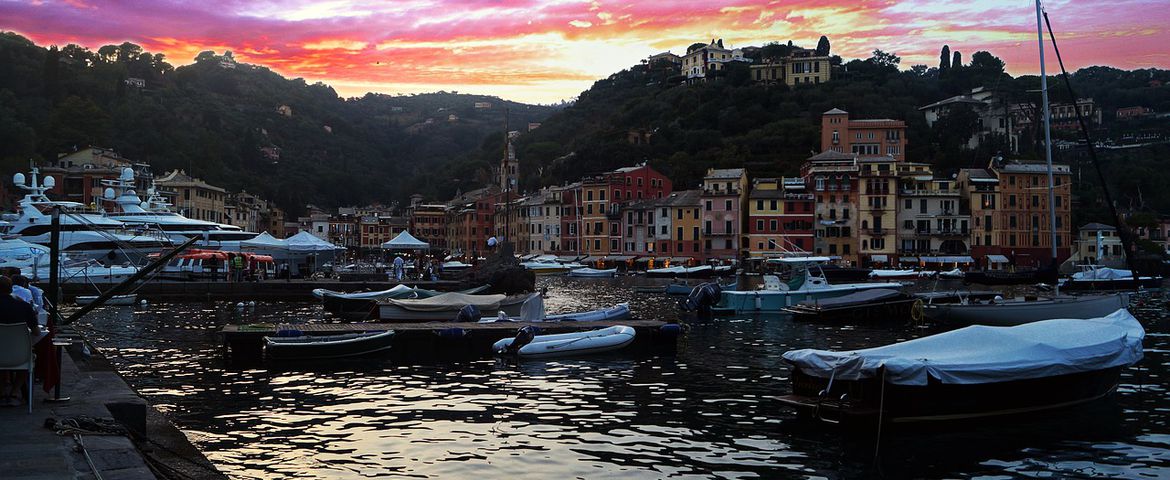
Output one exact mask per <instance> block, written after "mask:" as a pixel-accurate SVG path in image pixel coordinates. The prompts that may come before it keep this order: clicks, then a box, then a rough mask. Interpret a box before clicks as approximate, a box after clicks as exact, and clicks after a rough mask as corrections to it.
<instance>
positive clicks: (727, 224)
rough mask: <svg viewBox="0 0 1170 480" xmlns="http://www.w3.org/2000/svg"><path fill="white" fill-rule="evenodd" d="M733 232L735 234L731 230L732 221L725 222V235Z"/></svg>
mask: <svg viewBox="0 0 1170 480" xmlns="http://www.w3.org/2000/svg"><path fill="white" fill-rule="evenodd" d="M732 232H733V230H732V229H731V220H727V221H724V222H723V233H732Z"/></svg>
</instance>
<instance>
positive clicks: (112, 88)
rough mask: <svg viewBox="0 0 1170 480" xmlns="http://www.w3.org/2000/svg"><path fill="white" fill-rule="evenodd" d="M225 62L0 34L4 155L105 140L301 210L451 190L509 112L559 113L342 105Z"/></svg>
mask: <svg viewBox="0 0 1170 480" xmlns="http://www.w3.org/2000/svg"><path fill="white" fill-rule="evenodd" d="M229 60H230V59H225V58H224V57H223V56H217V55H214V54H213V53H211V52H204V53H202V54H200V55H199V57H197V59H196V62H195V63H193V64H191V65H188V66H183V67H179V68H173V67H172V66H171V65H170V64H168V63H167V62H166V60H165V59H164V58H163V57H162V56H161V55H152V54H150V53H148V52H143V51H142V50H141V48H139V47H138V46H136V45H133V44H129V43H126V44H122V45H117V46H114V45H109V46H106V47H102V48H101V49H99V50H98V51H96V52H93V51H89V50H86V49H84V48H81V47H78V46H76V45H69V46H66V47H64V48H62V49H61V50H60V51H58V50H57V49H56V48H53V49H45V48H42V47H39V46H36V45H34V44H33V43H32V42H30V41H28V40H27V39H25V38H23V37H20V36H19V35H16V34H12V33H2V32H0V162H3V166H4V169H5V171H16V170H18V169H20V168H23V167H25V166H26V165H27V160H28V159H29V158H35V159H52V158H56V155H57V154H58V153H62V152H68V151H71V150H73V149H74V148H77V147H83V146H85V145H98V146H103V147H111V148H114V149H115V150H117V151H119V152H121V153H122V154H123V155H124V156H126V157H128V158H131V159H134V160H140V161H145V162H149V163H150V164H151V165H152V166H153V167H154V170H155V171H156V172H162V171H165V170H167V169H171V168H184V169H187V170H188V171H189V172H191V173H193V174H194V175H196V176H200V177H203V178H204V179H206V180H208V181H209V182H212V183H213V184H217V185H222V186H224V187H227V188H228V189H229V190H240V189H245V188H246V189H247V190H248V191H251V192H254V193H259V194H261V195H263V196H265V197H268V198H270V199H272V200H274V201H276V202H277V204H279V205H280V206H282V207H284V208H286V209H289V210H290V211H291V212H293V213H295V212H297V211H298V210H299V208H301V207H303V206H304V205H305V204H306V203H316V204H320V205H323V206H337V205H352V204H364V203H368V202H375V201H378V202H390V201H394V200H403V199H405V198H406V197H408V196H409V195H410V194H412V193H416V192H417V193H422V194H424V195H428V196H432V197H435V198H445V197H447V196H449V195H450V194H451V193H453V192H454V191H455V190H457V189H459V188H463V189H467V188H470V187H471V186H473V185H474V184H475V183H476V181H477V177H483V176H484V175H486V168H487V166H485V165H483V164H480V163H474V162H472V163H469V162H468V161H467V158H468V153H469V152H475V151H477V150H478V149H480V148H481V147H482V146H483V145H484V140H485V138H488V137H490V136H494V137H496V138H495V140H494V141H495V143H496V144H497V145H498V144H499V141H500V140H499V139H500V138H502V131H503V110H504V108H505V107H507V108H508V109H509V110H510V114H509V120H510V122H511V125H512V128H513V129H516V128H517V126H521V127H522V126H526V125H527V124H528V122H540V121H542V120H543V119H544V118H546V117H547V116H548V115H549V114H551V113H552V112H553V111H554V110H555V109H554V108H553V107H545V106H534V105H525V104H520V103H515V102H506V101H503V100H501V99H499V98H495V97H487V96H479V95H461V94H454V93H445V92H439V93H434V94H422V95H410V96H388V95H373V94H369V95H366V96H364V97H361V98H349V99H343V98H340V97H338V95H337V93H336V92H334V90H333V89H332V88H331V87H329V86H328V85H325V84H321V83H317V84H311V85H310V84H307V83H306V82H305V81H304V80H302V79H291V80H290V79H286V78H284V77H281V76H280V75H278V74H276V73H275V72H272V71H271V70H269V69H267V68H264V67H259V66H253V65H247V64H236V63H235V62H233V61H229ZM127 79H142V81H143V85H142V86H141V87H139V86H137V85H135V84H134V83H135V81H134V80H131V81H130V82H129V83H128V82H127ZM476 102H487V103H490V104H491V105H490V108H475V103H476ZM282 106H287V107H288V109H287V110H285V113H288V115H285V114H282V113H281V112H280V111H279V110H278V109H280V108H281V107H282ZM451 115H454V116H455V118H454V119H453V118H452V117H451ZM520 129H523V128H520ZM277 149H279V150H277ZM497 152H498V150H497ZM277 153H278V154H277ZM439 171H448V172H450V171H457V172H458V173H459V175H457V176H451V175H436V174H435V172H439Z"/></svg>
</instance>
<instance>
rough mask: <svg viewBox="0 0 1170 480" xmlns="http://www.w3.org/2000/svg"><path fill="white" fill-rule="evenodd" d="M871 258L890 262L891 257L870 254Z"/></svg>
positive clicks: (876, 260)
mask: <svg viewBox="0 0 1170 480" xmlns="http://www.w3.org/2000/svg"><path fill="white" fill-rule="evenodd" d="M869 259H870V260H872V261H875V262H888V261H890V257H887V256H885V255H870V256H869Z"/></svg>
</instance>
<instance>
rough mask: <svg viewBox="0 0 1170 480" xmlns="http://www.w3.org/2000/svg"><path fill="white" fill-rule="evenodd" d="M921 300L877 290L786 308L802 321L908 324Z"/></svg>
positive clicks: (807, 302) (884, 289) (893, 291)
mask: <svg viewBox="0 0 1170 480" xmlns="http://www.w3.org/2000/svg"><path fill="white" fill-rule="evenodd" d="M916 300H917V298H916V297H914V296H913V295H910V294H908V293H905V292H902V291H901V290H892V289H886V288H875V289H873V290H861V291H858V292H853V293H849V294H846V295H841V296H839V297H831V298H825V299H820V300H811V301H806V302H800V303H798V304H796V305H793V306H791V307H785V308H784V309H783V310H784V312H785V313H788V314H791V315H792V317H793V318H795V319H798V320H819V321H825V320H879V321H891V320H896V321H905V318H906V314H907V313H909V312H910V309H911V307H912V306H913V304H914V302H915V301H916Z"/></svg>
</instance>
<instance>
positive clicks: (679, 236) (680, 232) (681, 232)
mask: <svg viewBox="0 0 1170 480" xmlns="http://www.w3.org/2000/svg"><path fill="white" fill-rule="evenodd" d="M662 228H666V227H662ZM682 239H683V227H678V238H677V239H676V240H682Z"/></svg>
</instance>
